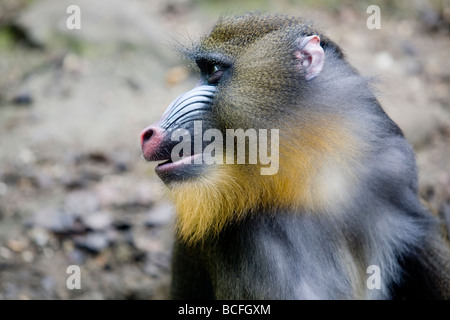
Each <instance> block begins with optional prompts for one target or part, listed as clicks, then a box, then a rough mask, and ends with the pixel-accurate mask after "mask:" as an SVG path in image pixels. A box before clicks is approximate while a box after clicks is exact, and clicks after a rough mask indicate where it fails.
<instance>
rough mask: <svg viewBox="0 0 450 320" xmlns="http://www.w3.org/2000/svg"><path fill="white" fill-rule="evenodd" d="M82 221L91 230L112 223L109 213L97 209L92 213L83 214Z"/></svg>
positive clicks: (104, 227)
mask: <svg viewBox="0 0 450 320" xmlns="http://www.w3.org/2000/svg"><path fill="white" fill-rule="evenodd" d="M82 222H83V223H84V224H85V226H86V227H88V228H89V229H92V230H105V229H108V228H109V227H110V226H111V225H112V219H111V213H109V212H106V211H99V212H95V213H93V214H88V215H85V216H84V217H83V218H82Z"/></svg>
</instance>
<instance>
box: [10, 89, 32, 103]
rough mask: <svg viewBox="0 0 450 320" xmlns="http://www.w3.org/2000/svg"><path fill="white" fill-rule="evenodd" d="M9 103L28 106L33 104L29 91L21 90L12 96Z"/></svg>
mask: <svg viewBox="0 0 450 320" xmlns="http://www.w3.org/2000/svg"><path fill="white" fill-rule="evenodd" d="M11 103H12V104H14V105H16V106H30V105H31V104H33V96H32V95H31V94H30V93H29V92H21V93H18V94H16V95H15V96H14V97H12V99H11Z"/></svg>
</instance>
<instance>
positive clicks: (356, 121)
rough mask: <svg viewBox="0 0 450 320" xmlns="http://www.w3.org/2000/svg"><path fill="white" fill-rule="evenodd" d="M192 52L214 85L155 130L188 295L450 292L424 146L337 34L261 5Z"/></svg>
mask: <svg viewBox="0 0 450 320" xmlns="http://www.w3.org/2000/svg"><path fill="white" fill-rule="evenodd" d="M183 50H184V53H185V55H186V57H187V58H189V59H190V60H192V61H194V62H195V63H196V64H197V65H198V67H199V69H200V73H201V76H200V81H199V83H198V85H197V86H196V87H195V88H193V89H192V90H191V91H189V92H186V93H184V94H182V95H180V96H179V97H178V98H177V99H176V100H175V101H174V102H173V103H172V104H171V105H170V106H169V107H168V108H167V110H166V112H165V113H164V114H163V116H162V117H161V119H160V120H159V121H158V122H156V123H155V124H152V125H150V126H149V127H147V128H146V129H144V131H143V132H142V134H141V143H142V152H143V155H144V158H145V159H146V160H148V161H163V162H161V163H160V164H159V165H158V166H157V167H156V169H155V170H156V173H157V175H158V176H159V177H160V178H161V180H162V181H163V182H164V184H165V185H166V186H167V187H168V190H169V194H170V197H171V198H172V200H173V202H174V204H175V208H176V212H177V216H176V230H177V233H176V240H175V245H174V250H173V265H172V272H173V278H172V287H171V293H172V297H173V298H174V299H393V298H401V299H405V298H416V299H417V298H430V299H448V298H450V254H449V252H450V251H449V249H448V247H447V245H446V243H445V242H444V241H443V240H442V239H441V237H440V234H439V226H438V221H436V220H435V218H434V216H432V215H431V214H430V213H429V212H428V211H426V210H425V209H424V207H423V206H422V205H421V203H420V201H419V198H418V184H417V173H416V165H415V158H414V153H413V150H412V148H411V146H410V145H409V144H408V142H407V141H406V140H405V138H404V136H403V134H402V131H401V130H400V129H399V127H398V126H397V125H396V124H395V123H394V122H393V121H392V120H391V119H390V118H389V117H388V116H387V115H386V113H385V112H384V111H383V109H382V108H381V106H380V104H379V102H378V101H377V98H376V97H375V96H374V94H373V92H372V90H371V88H370V84H369V83H368V80H367V79H365V78H363V77H361V76H360V75H359V74H358V72H357V71H356V70H355V69H354V68H353V67H352V66H351V65H350V64H349V63H348V62H347V61H346V59H345V56H344V54H343V52H342V51H341V49H340V48H339V47H338V46H337V45H336V43H334V42H333V41H331V40H330V39H329V38H327V37H326V36H325V35H323V34H321V33H320V32H318V31H317V30H315V29H314V28H312V27H311V26H310V25H308V24H305V22H304V20H302V19H299V18H296V17H288V16H283V15H276V14H273V15H266V14H260V13H247V14H243V15H241V16H236V17H229V16H226V17H223V18H221V19H220V20H219V21H218V22H217V23H216V25H215V26H214V28H213V30H212V31H211V33H210V34H209V35H207V36H205V37H203V38H201V39H200V40H199V41H198V42H197V43H195V44H193V45H192V46H190V47H189V48H184V49H183ZM230 133H231V134H230ZM269 156H270V158H269V160H270V162H271V163H269V162H268V157H269ZM269 167H270V168H269ZM263 169H273V170H267V171H264V170H263Z"/></svg>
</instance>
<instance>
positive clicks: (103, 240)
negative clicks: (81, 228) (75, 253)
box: [75, 232, 109, 253]
mask: <svg viewBox="0 0 450 320" xmlns="http://www.w3.org/2000/svg"><path fill="white" fill-rule="evenodd" d="M75 244H76V245H77V246H78V247H81V248H85V249H87V250H89V251H91V252H94V253H99V252H101V251H102V250H104V249H106V248H107V247H108V245H109V239H108V237H107V235H106V234H105V233H102V232H95V233H92V232H91V233H88V234H87V235H85V236H82V237H76V238H75Z"/></svg>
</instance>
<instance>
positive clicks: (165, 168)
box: [155, 154, 201, 173]
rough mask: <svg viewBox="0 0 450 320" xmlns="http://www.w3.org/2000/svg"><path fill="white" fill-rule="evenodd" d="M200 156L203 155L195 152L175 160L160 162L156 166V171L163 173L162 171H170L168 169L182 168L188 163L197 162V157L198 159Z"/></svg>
mask: <svg viewBox="0 0 450 320" xmlns="http://www.w3.org/2000/svg"><path fill="white" fill-rule="evenodd" d="M199 157H201V154H194V155H192V156H190V157H186V158H182V159H180V160H178V161H175V162H170V163H165V164H160V165H158V166H157V167H156V168H155V171H156V172H160V173H161V172H168V171H173V170H177V169H180V168H184V167H186V166H188V165H193V164H195V159H197V158H199Z"/></svg>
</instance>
